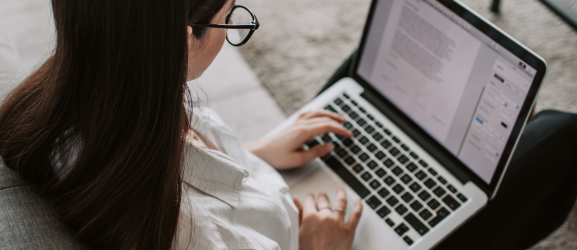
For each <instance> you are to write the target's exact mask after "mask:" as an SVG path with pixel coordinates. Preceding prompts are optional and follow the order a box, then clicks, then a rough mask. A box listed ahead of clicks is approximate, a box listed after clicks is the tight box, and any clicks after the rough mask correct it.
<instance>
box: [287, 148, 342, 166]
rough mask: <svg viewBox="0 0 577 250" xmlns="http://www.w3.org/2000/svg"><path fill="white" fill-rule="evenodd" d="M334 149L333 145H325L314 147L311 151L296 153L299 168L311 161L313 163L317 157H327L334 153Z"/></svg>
mask: <svg viewBox="0 0 577 250" xmlns="http://www.w3.org/2000/svg"><path fill="white" fill-rule="evenodd" d="M334 148H335V146H334V145H333V144H332V143H325V144H321V145H317V146H314V147H313V148H311V149H309V150H305V151H298V152H295V154H296V158H297V159H296V163H297V165H298V166H300V165H302V164H305V163H307V162H309V161H312V160H313V159H315V158H317V157H321V156H325V155H326V154H328V153H330V152H331V151H333V149H334Z"/></svg>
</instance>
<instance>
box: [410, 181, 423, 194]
mask: <svg viewBox="0 0 577 250" xmlns="http://www.w3.org/2000/svg"><path fill="white" fill-rule="evenodd" d="M409 188H410V189H411V190H413V192H415V193H417V191H419V190H421V185H419V184H418V183H417V182H413V184H411V185H410V186H409Z"/></svg>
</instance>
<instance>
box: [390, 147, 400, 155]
mask: <svg viewBox="0 0 577 250" xmlns="http://www.w3.org/2000/svg"><path fill="white" fill-rule="evenodd" d="M400 152H401V151H399V150H398V149H397V148H396V147H393V148H391V149H390V150H389V153H391V154H392V155H393V156H395V157H396V156H397V155H398V154H399V153H400Z"/></svg>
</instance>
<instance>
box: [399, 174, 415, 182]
mask: <svg viewBox="0 0 577 250" xmlns="http://www.w3.org/2000/svg"><path fill="white" fill-rule="evenodd" d="M412 180H413V178H411V176H409V175H408V174H406V175H403V177H401V181H402V182H403V183H405V184H409V182H411V181H412Z"/></svg>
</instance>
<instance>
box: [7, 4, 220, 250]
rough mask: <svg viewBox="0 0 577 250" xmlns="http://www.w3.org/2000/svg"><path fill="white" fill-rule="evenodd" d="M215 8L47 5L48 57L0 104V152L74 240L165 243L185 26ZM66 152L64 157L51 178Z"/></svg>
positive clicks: (175, 170)
mask: <svg viewBox="0 0 577 250" xmlns="http://www.w3.org/2000/svg"><path fill="white" fill-rule="evenodd" d="M226 2H227V1H226V0H163V1H158V0H155V1H152V0H52V8H53V10H54V18H55V23H56V31H57V46H56V49H55V51H54V54H53V56H52V57H50V58H49V59H48V60H47V61H46V63H44V64H43V65H42V66H41V67H40V68H39V69H38V70H37V71H35V72H34V73H33V74H32V75H30V76H29V77H28V78H27V79H26V80H25V81H24V82H23V83H22V84H20V85H19V87H17V88H16V89H15V90H14V91H13V92H12V93H11V94H10V95H9V97H8V98H7V99H6V101H5V102H4V103H3V105H2V107H1V108H0V154H1V155H2V156H3V158H4V160H5V162H6V164H7V166H8V167H10V168H11V169H13V170H15V171H17V172H18V173H19V174H20V175H21V176H22V177H23V178H24V179H26V180H27V181H29V182H31V183H33V184H35V185H36V186H37V187H38V189H39V190H40V191H41V193H42V194H43V195H45V196H46V197H48V198H49V199H51V200H52V201H53V203H54V205H55V207H56V209H57V211H58V212H59V213H60V215H61V218H62V220H63V221H64V222H65V223H66V224H67V225H69V226H70V227H71V229H72V230H74V231H75V232H76V236H77V238H78V239H79V240H80V241H82V242H85V243H87V244H88V245H89V246H91V247H93V248H97V249H169V248H170V247H171V246H172V242H173V238H174V236H175V234H176V228H177V221H178V217H179V211H180V200H181V185H182V172H183V171H182V164H183V163H182V159H183V149H184V143H185V135H186V133H187V132H188V131H189V128H190V123H189V120H190V118H189V116H188V115H187V113H186V108H185V106H184V102H185V97H184V96H185V94H186V93H187V92H186V91H187V88H186V77H187V60H188V55H187V51H188V45H187V33H186V29H187V24H190V23H210V22H211V20H212V19H213V18H214V16H215V15H216V13H218V12H219V11H220V9H221V8H223V7H224V5H225V4H226ZM204 33H205V30H202V29H195V30H194V35H195V36H196V38H198V39H202V38H203V36H204ZM71 145H74V147H73V146H71ZM66 154H75V155H74V156H73V158H74V159H75V160H74V162H72V165H71V168H70V170H69V171H66V174H65V175H62V176H58V174H57V173H55V171H54V170H53V169H54V162H55V158H56V157H57V156H58V157H61V156H62V155H66Z"/></svg>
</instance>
